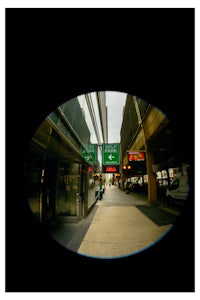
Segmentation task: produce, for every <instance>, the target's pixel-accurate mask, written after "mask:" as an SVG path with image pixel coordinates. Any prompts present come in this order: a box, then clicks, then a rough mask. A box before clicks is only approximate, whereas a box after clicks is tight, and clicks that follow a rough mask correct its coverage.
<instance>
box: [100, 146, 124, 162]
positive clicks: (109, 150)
mask: <svg viewBox="0 0 200 300" xmlns="http://www.w3.org/2000/svg"><path fill="white" fill-rule="evenodd" d="M102 153H103V162H102V163H103V165H107V164H112V165H113V164H115V165H119V164H120V154H119V144H103V147H102Z"/></svg>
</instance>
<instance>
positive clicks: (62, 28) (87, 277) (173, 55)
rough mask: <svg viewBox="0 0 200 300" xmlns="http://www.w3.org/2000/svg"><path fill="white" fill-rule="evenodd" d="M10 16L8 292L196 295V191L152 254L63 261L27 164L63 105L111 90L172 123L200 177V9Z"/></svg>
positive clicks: (70, 256)
mask: <svg viewBox="0 0 200 300" xmlns="http://www.w3.org/2000/svg"><path fill="white" fill-rule="evenodd" d="M5 14H6V70H5V71H6V292H77V291H78V292H92V291H94V292H107V291H108V292H193V291H194V288H195V287H194V201H193V200H194V193H193V191H194V189H193V187H194V186H192V189H191V195H190V197H191V201H190V202H189V204H188V205H187V207H186V209H185V211H184V212H183V214H182V217H181V218H180V219H179V221H178V222H177V224H176V226H175V228H174V230H173V231H171V232H170V234H168V235H167V236H166V238H165V239H163V240H161V241H160V242H158V243H157V244H156V245H155V247H153V248H149V249H148V250H146V251H144V252H141V253H139V254H137V255H133V256H130V257H127V258H124V259H119V260H116V259H113V260H101V259H100V260H98V259H90V258H87V257H84V256H80V255H76V254H74V253H71V252H66V250H65V249H63V248H62V247H60V246H59V245H57V244H55V243H54V242H53V241H52V240H51V239H50V238H49V237H48V236H46V235H45V232H44V231H43V229H42V228H41V227H40V225H39V224H36V223H35V222H34V220H33V218H32V215H31V213H30V211H29V209H28V207H27V205H26V199H24V186H23V161H24V157H25V156H26V151H27V147H28V145H29V142H30V139H31V137H32V135H33V134H34V132H35V130H36V128H37V127H38V126H39V125H40V123H41V122H42V121H43V119H44V118H45V117H46V116H47V115H48V114H49V113H50V112H51V111H53V110H54V109H55V108H56V107H57V106H58V105H60V104H61V103H62V102H63V100H68V99H71V98H73V97H75V96H78V95H81V94H84V93H88V92H93V91H104V90H113V91H120V92H125V93H130V94H132V95H136V96H138V97H140V98H141V99H143V100H146V101H147V102H150V103H152V104H153V105H155V106H157V107H158V108H159V109H161V110H162V111H163V112H164V113H166V115H167V116H169V118H170V120H171V121H172V123H174V124H175V125H176V128H177V130H178V131H179V132H180V135H181V137H182V140H183V141H184V145H185V147H187V148H188V158H189V160H190V164H191V168H192V170H194V63H195V62H194V14H195V9H193V8H188V9H186V8H183V9H177V8H175V9H170V8H169V9H168V8H164V9H160V8H155V9H153V8H148V9H145V8H144V9H134V8H120V9H119V8H115V9H111V8H108V9H103V8H97V9H92V8H88V9H86V8H81V9H75V8H70V9H69V8H67V9H64V8H61V9H59V8H57V9H53V8H49V9H37V8H30V9H25V8H22V9H19V8H17V9H14V8H9V9H6V10H5ZM192 173H193V172H192ZM192 176H194V173H193V174H191V177H192ZM193 182H194V181H193Z"/></svg>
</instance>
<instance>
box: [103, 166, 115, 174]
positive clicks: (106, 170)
mask: <svg viewBox="0 0 200 300" xmlns="http://www.w3.org/2000/svg"><path fill="white" fill-rule="evenodd" d="M102 169H103V173H119V166H103V168H102Z"/></svg>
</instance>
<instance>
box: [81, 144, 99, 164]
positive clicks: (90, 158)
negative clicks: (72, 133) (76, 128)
mask: <svg viewBox="0 0 200 300" xmlns="http://www.w3.org/2000/svg"><path fill="white" fill-rule="evenodd" d="M84 147H85V149H83V148H82V149H81V156H82V157H83V158H84V159H85V161H86V162H87V163H88V164H91V165H95V164H97V145H96V144H88V145H84ZM85 150H86V151H85Z"/></svg>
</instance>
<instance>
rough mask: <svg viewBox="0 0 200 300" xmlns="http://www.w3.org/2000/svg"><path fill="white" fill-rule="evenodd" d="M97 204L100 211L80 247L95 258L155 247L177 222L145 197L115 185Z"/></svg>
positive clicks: (81, 251) (121, 254)
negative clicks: (148, 202)
mask: <svg viewBox="0 0 200 300" xmlns="http://www.w3.org/2000/svg"><path fill="white" fill-rule="evenodd" d="M96 205H97V206H98V209H97V211H96V213H95V215H94V218H93V220H92V223H91V225H90V227H89V229H88V231H87V233H86V235H85V236H84V238H83V241H82V243H81V245H80V247H79V248H78V252H79V253H80V254H85V255H87V256H92V257H100V258H113V257H120V256H125V255H130V254H132V253H136V252H138V251H140V250H142V249H144V248H146V247H149V246H150V245H153V244H154V243H155V242H156V241H157V240H158V239H160V238H161V237H162V236H163V235H164V234H165V233H166V232H167V231H168V230H169V229H170V228H171V227H172V224H173V223H172V222H173V221H174V220H175V217H174V216H172V218H170V217H171V215H169V214H168V213H166V212H164V211H162V210H160V209H159V208H158V207H154V206H153V207H151V206H148V205H147V199H146V198H144V196H143V195H138V194H137V198H136V197H135V196H134V194H126V193H125V192H123V191H121V190H120V189H119V188H117V187H116V186H111V187H110V188H107V189H106V193H105V194H104V196H103V200H102V201H98V203H97V204H96ZM144 208H145V209H144ZM149 212H150V214H149ZM159 215H160V216H159ZM163 217H164V218H163ZM156 218H157V221H155V220H156ZM159 218H160V219H161V220H160V223H158V219H159ZM167 218H168V220H167ZM162 219H165V222H164V224H162ZM153 220H154V221H153ZM155 222H156V223H155Z"/></svg>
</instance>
